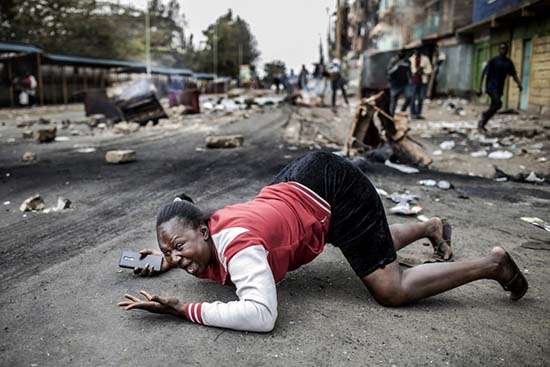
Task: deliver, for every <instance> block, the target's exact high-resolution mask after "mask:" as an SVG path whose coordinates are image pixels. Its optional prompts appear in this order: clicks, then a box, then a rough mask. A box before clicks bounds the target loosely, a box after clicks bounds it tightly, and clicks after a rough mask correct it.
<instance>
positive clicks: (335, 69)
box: [330, 59, 349, 109]
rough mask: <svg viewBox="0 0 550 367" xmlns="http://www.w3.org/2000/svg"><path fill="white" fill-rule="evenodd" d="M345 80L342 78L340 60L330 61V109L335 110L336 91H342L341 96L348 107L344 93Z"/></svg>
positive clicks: (346, 96)
mask: <svg viewBox="0 0 550 367" xmlns="http://www.w3.org/2000/svg"><path fill="white" fill-rule="evenodd" d="M345 85H346V80H345V79H344V77H343V76H342V72H341V67H340V60H338V59H334V60H332V67H331V68H330V87H331V89H332V108H333V109H334V108H336V94H337V93H338V90H341V91H342V96H343V97H344V101H345V102H346V105H348V106H349V101H348V95H347V93H346V88H345Z"/></svg>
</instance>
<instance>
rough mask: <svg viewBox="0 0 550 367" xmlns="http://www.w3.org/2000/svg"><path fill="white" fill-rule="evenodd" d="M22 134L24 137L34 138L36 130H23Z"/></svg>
mask: <svg viewBox="0 0 550 367" xmlns="http://www.w3.org/2000/svg"><path fill="white" fill-rule="evenodd" d="M21 135H22V137H23V139H32V138H33V136H34V132H33V131H32V130H23V132H22V133H21Z"/></svg>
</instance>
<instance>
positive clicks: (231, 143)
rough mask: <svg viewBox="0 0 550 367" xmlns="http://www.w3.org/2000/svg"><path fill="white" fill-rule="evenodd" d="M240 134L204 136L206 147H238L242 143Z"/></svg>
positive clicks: (242, 138) (242, 139)
mask: <svg viewBox="0 0 550 367" xmlns="http://www.w3.org/2000/svg"><path fill="white" fill-rule="evenodd" d="M243 141H244V137H243V136H242V135H218V136H215V135H210V136H207V137H206V147H207V148H238V147H241V146H242V145H243Z"/></svg>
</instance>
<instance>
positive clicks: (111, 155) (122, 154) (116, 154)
mask: <svg viewBox="0 0 550 367" xmlns="http://www.w3.org/2000/svg"><path fill="white" fill-rule="evenodd" d="M135 160H136V152H135V151H134V150H130V149H126V150H110V151H108V152H107V153H106V154H105V161H106V162H107V163H111V164H120V163H129V162H133V161H135Z"/></svg>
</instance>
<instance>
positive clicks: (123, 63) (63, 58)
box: [44, 54, 144, 67]
mask: <svg viewBox="0 0 550 367" xmlns="http://www.w3.org/2000/svg"><path fill="white" fill-rule="evenodd" d="M48 61H53V62H55V63H63V64H79V65H94V66H106V67H141V66H144V65H143V64H142V63H140V62H137V61H127V60H111V59H98V58H95V57H83V56H72V55H59V54H44V62H45V63H47V62H48Z"/></svg>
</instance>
